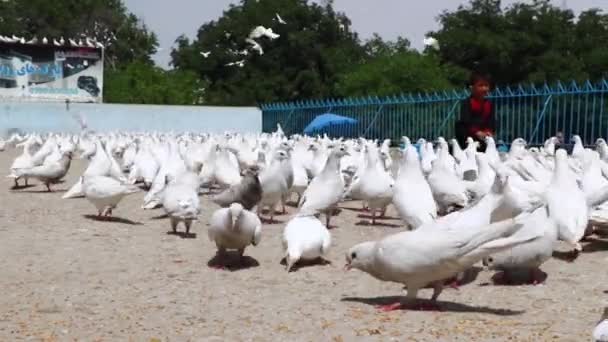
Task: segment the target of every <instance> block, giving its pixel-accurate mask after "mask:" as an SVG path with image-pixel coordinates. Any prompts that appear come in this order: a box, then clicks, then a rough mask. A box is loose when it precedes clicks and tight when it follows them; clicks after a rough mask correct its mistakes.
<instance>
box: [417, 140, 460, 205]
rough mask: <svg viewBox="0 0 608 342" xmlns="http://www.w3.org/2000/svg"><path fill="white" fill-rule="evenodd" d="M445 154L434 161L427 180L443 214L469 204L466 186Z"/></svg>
mask: <svg viewBox="0 0 608 342" xmlns="http://www.w3.org/2000/svg"><path fill="white" fill-rule="evenodd" d="M427 153H428V151H427ZM445 153H447V151H446V152H445ZM445 153H444V152H442V153H441V154H440V155H439V157H438V158H437V159H435V160H434V161H433V169H432V171H431V173H430V174H429V176H428V178H427V180H428V182H429V185H430V186H431V190H432V191H433V197H434V198H435V202H437V207H438V210H439V211H440V212H442V213H447V212H449V210H450V209H451V208H454V207H460V208H463V207H465V206H466V205H467V203H468V197H467V194H466V187H465V184H464V182H463V181H462V180H461V179H460V178H458V176H456V173H455V172H454V168H453V164H452V163H450V161H449V159H447V157H446V155H445Z"/></svg>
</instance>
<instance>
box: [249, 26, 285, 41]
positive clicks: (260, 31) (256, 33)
mask: <svg viewBox="0 0 608 342" xmlns="http://www.w3.org/2000/svg"><path fill="white" fill-rule="evenodd" d="M263 36H266V37H268V38H269V39H271V40H272V39H277V38H279V37H280V35H279V34H276V33H274V32H273V31H272V29H271V28H265V27H264V26H258V27H256V28H254V29H253V31H251V33H250V34H249V38H251V39H257V38H260V37H263Z"/></svg>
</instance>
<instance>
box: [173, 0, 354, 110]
mask: <svg viewBox="0 0 608 342" xmlns="http://www.w3.org/2000/svg"><path fill="white" fill-rule="evenodd" d="M275 13H278V14H279V15H280V16H281V17H282V19H283V20H284V21H285V22H286V24H280V23H279V22H278V20H277V19H276V17H275ZM258 25H263V26H265V27H270V28H272V29H273V30H274V32H276V33H278V34H280V37H279V38H278V39H275V40H269V39H266V38H261V39H257V41H258V42H259V44H260V45H261V47H262V48H263V49H264V54H263V55H259V54H258V53H257V52H255V51H253V50H252V49H251V45H250V44H248V43H247V42H246V41H245V38H247V37H248V35H249V33H250V32H251V31H252V30H253V29H254V28H255V27H256V26H258ZM244 50H247V51H248V55H247V56H244V55H241V54H239V52H240V53H242V51H244ZM201 52H210V55H209V57H208V58H204V57H203V56H201ZM363 58H364V50H363V48H362V47H361V46H360V45H359V41H358V38H357V35H356V34H355V33H353V32H351V31H350V21H349V20H348V18H347V17H346V16H345V15H343V14H341V13H336V12H335V11H334V10H333V8H332V6H331V2H328V3H327V4H326V5H325V6H320V5H318V4H316V3H313V2H310V3H309V2H308V1H306V0H259V1H256V0H241V2H240V4H239V5H231V6H230V8H229V9H227V10H226V11H225V12H224V14H223V15H222V17H221V18H219V19H218V20H217V21H211V22H208V23H205V24H203V25H202V26H201V28H200V29H199V32H198V36H197V38H196V39H195V40H194V41H192V42H191V41H189V40H188V39H186V38H184V37H180V38H178V40H177V48H176V49H174V50H173V51H172V64H173V65H174V66H175V68H177V69H178V70H192V71H195V72H196V73H197V74H198V75H199V77H200V78H201V79H204V80H207V81H208V82H209V88H208V92H207V99H208V101H209V102H210V103H212V104H228V103H229V104H234V105H254V104H257V103H260V102H270V101H288V100H295V99H301V98H318V97H327V96H333V95H335V87H334V84H335V83H336V82H337V81H338V79H339V75H340V74H342V73H343V72H345V71H346V70H348V69H349V68H350V67H351V66H352V65H353V64H356V63H358V62H359V61H361V60H362V59H363ZM239 60H244V66H243V67H242V68H240V67H238V66H227V64H229V63H233V62H235V61H239Z"/></svg>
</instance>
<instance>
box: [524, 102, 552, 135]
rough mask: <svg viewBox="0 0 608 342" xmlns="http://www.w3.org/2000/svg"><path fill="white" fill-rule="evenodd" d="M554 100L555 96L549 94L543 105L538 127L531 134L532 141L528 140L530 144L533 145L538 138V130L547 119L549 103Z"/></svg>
mask: <svg viewBox="0 0 608 342" xmlns="http://www.w3.org/2000/svg"><path fill="white" fill-rule="evenodd" d="M552 98H553V94H549V96H547V99H546V100H545V104H544V105H543V109H542V110H541V112H540V115H539V117H538V120H537V121H536V126H535V127H534V130H533V131H532V134H530V139H529V140H528V142H529V143H532V142H533V141H534V140H535V139H536V136H537V134H538V128H539V127H540V123H541V122H542V121H543V119H544V118H545V114H546V113H547V107H548V105H549V103H550V102H551V99H552Z"/></svg>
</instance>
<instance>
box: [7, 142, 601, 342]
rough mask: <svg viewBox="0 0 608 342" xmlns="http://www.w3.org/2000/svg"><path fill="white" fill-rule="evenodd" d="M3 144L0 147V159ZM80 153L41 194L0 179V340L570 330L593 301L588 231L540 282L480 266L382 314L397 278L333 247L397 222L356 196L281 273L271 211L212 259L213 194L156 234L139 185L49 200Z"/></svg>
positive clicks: (520, 335)
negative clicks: (110, 216) (175, 225)
mask: <svg viewBox="0 0 608 342" xmlns="http://www.w3.org/2000/svg"><path fill="white" fill-rule="evenodd" d="M16 155H17V153H16V151H13V150H11V151H6V152H2V153H0V169H2V170H8V168H9V167H10V164H11V161H12V159H13V158H14V157H15V156H16ZM84 166H85V164H84V163H83V162H82V161H80V160H75V161H74V163H73V165H72V169H71V170H70V172H69V175H68V177H67V181H66V182H65V183H64V184H59V185H57V186H56V189H57V191H56V192H54V193H46V192H44V191H45V188H44V187H43V186H40V185H37V186H34V187H30V188H28V189H22V190H10V187H11V186H12V180H10V179H6V178H4V177H1V178H0V188H1V189H2V190H1V191H2V195H1V196H0V260H1V263H0V270H1V274H2V276H1V277H0V288H1V289H2V295H1V296H0V341H20V340H34V341H36V340H45V341H76V340H77V341H131V340H132V341H355V340H365V341H376V340H377V341H406V340H407V341H507V340H509V341H513V340H515V341H545V340H557V341H583V340H590V337H591V336H590V335H591V331H592V329H593V327H594V326H595V324H596V322H597V320H598V319H599V317H600V315H601V310H602V307H603V306H604V305H605V304H606V297H607V295H606V291H607V290H608V284H606V280H607V276H606V271H605V270H606V263H607V261H606V259H607V256H608V253H607V252H606V250H608V241H602V240H600V239H595V240H594V241H592V242H591V243H589V244H587V245H586V252H585V253H584V254H583V255H582V256H581V257H580V258H579V259H578V260H577V261H576V263H574V264H569V263H566V262H564V261H561V260H558V259H552V260H550V261H549V262H547V263H546V264H545V265H544V267H543V270H544V271H545V272H547V273H548V279H547V281H546V283H545V285H541V286H528V285H524V286H494V285H489V281H490V277H491V276H492V273H491V272H488V271H482V272H481V273H479V274H478V276H477V278H476V279H474V280H473V281H472V282H471V283H469V284H468V285H465V286H463V287H462V288H461V289H460V290H453V289H447V290H446V291H444V292H443V294H442V295H441V297H440V301H441V304H442V306H443V308H444V311H442V312H428V311H397V312H391V313H381V312H379V311H378V310H377V309H376V308H375V305H378V304H388V303H391V302H393V301H395V300H396V299H397V298H398V296H401V295H403V292H402V286H400V285H399V284H394V283H384V282H380V281H377V280H375V279H373V278H372V277H370V276H368V275H367V274H364V273H362V272H359V271H350V272H345V271H343V269H342V267H343V265H344V253H345V251H346V250H347V249H348V248H349V247H351V246H353V245H354V244H356V243H359V242H362V241H365V240H371V239H378V238H381V237H383V236H386V235H389V234H393V233H395V232H398V231H400V228H399V221H398V220H395V219H389V220H385V221H383V222H385V223H387V225H386V226H377V227H370V226H366V225H362V224H360V223H361V221H362V220H363V221H365V219H362V218H360V217H358V215H359V214H360V213H359V212H357V211H355V210H352V209H356V208H360V204H359V203H346V204H345V207H348V208H351V210H348V209H345V210H343V211H342V212H341V213H340V215H339V216H338V217H337V218H336V219H335V223H336V224H337V226H338V227H337V228H335V229H333V230H332V231H331V233H332V237H333V246H332V249H331V252H330V254H329V257H328V259H329V260H330V261H332V262H333V264H332V265H326V266H321V265H314V266H309V267H303V268H300V269H299V270H298V271H297V272H292V273H290V274H287V273H286V272H285V270H284V266H282V265H281V264H280V263H279V262H280V260H281V258H282V251H281V244H280V236H281V232H282V227H283V226H284V223H283V224H276V225H267V226H265V227H264V232H263V238H262V243H261V244H260V245H259V246H258V247H252V248H248V249H247V250H246V252H245V253H246V255H247V256H248V257H249V258H248V260H247V265H248V267H246V268H242V269H229V270H223V271H221V270H215V269H212V268H210V267H209V266H208V262H209V261H210V260H211V259H212V258H213V256H214V254H215V246H214V245H213V244H212V243H211V242H210V241H209V240H208V239H207V232H206V229H207V228H206V227H207V223H208V219H209V217H210V215H211V213H212V211H213V210H215V209H216V208H217V207H216V206H215V205H214V204H212V203H210V202H209V201H208V200H207V199H206V198H203V201H202V206H203V214H202V215H201V221H200V222H198V223H197V224H196V225H195V226H194V228H193V231H194V232H195V233H196V234H197V236H196V238H193V239H184V238H181V237H179V236H174V235H169V234H167V232H168V231H169V230H170V228H169V222H168V220H167V219H163V218H161V216H162V214H163V212H162V210H155V211H144V210H142V209H140V205H141V202H142V198H143V193H141V194H136V195H134V196H132V197H129V198H127V199H126V200H124V201H123V202H122V203H121V204H120V206H119V207H118V208H117V209H116V210H114V215H115V216H117V217H119V218H120V219H117V220H115V221H114V222H98V221H95V220H93V219H91V218H89V217H87V215H92V214H95V213H96V211H95V209H94V207H93V206H92V205H91V204H90V203H88V202H87V201H86V200H85V199H72V200H62V199H60V198H61V195H62V192H63V191H65V190H67V189H68V188H69V187H70V186H71V185H72V184H73V183H74V182H75V180H76V179H77V177H78V176H79V175H80V173H81V172H82V170H83V167H84ZM5 172H7V173H8V171H5ZM35 182H36V181H32V183H35ZM289 211H290V212H291V213H293V211H294V210H293V209H292V208H290V209H289ZM389 214H390V215H393V216H394V215H395V214H394V212H393V211H389ZM278 219H279V220H281V221H283V222H284V221H285V220H286V219H287V216H280V217H279V218H278ZM430 294H431V290H423V291H421V293H420V295H421V296H422V297H425V298H429V297H430Z"/></svg>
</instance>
